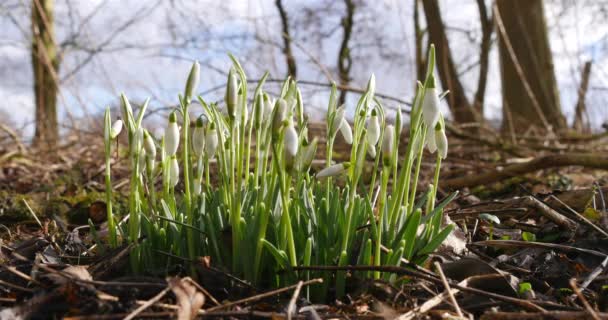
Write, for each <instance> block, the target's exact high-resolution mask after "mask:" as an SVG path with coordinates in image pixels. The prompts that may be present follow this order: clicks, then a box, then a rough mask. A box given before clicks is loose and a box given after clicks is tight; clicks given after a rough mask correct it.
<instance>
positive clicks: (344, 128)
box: [340, 118, 353, 144]
mask: <svg viewBox="0 0 608 320" xmlns="http://www.w3.org/2000/svg"><path fill="white" fill-rule="evenodd" d="M340 133H341V134H342V136H343V137H344V141H345V142H346V143H347V144H353V130H352V129H351V128H350V124H349V123H348V121H347V120H346V119H345V118H342V123H341V124H340Z"/></svg>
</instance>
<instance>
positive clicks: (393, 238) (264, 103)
mask: <svg viewBox="0 0 608 320" xmlns="http://www.w3.org/2000/svg"><path fill="white" fill-rule="evenodd" d="M434 52H435V51H434V48H433V47H432V46H431V48H430V50H429V59H428V61H429V65H428V74H427V77H426V79H425V81H424V84H422V83H420V82H419V83H418V89H417V92H416V97H415V99H414V103H413V106H412V112H411V118H410V121H409V124H410V129H409V130H410V132H409V143H408V144H407V147H405V150H399V146H400V145H401V144H400V139H401V137H402V134H401V133H402V132H401V131H402V127H403V121H404V119H402V114H401V112H400V111H399V112H397V114H396V120H395V123H394V125H391V124H387V121H386V120H387V118H386V113H385V109H384V107H383V105H382V103H381V101H380V100H379V99H377V98H376V97H375V96H374V92H375V79H374V76H373V75H372V77H371V78H370V80H369V82H368V86H367V90H366V92H365V93H364V94H363V95H362V96H361V97H360V99H359V100H358V103H357V105H356V107H355V109H354V115H353V119H352V120H353V122H352V126H351V123H349V122H348V121H347V119H346V116H345V107H344V106H337V99H336V97H337V90H336V86H335V85H333V86H332V90H331V95H330V98H329V104H328V107H327V118H326V121H327V136H326V137H325V147H326V150H325V155H326V158H325V165H324V166H325V168H323V169H322V170H320V171H318V172H317V173H316V174H314V173H313V172H312V171H313V170H312V169H311V167H312V164H313V160H314V159H315V155H316V152H317V145H318V144H319V142H318V141H319V139H318V137H309V136H308V129H307V121H308V120H307V117H305V115H304V102H303V99H302V98H303V97H302V95H301V93H300V90H299V88H298V86H297V83H296V82H295V81H293V80H292V79H287V80H286V81H285V82H284V84H283V86H282V89H281V93H280V96H278V97H271V96H270V95H269V94H268V93H266V92H265V91H264V89H263V86H264V82H265V79H266V77H267V75H268V74H265V75H264V77H263V78H262V80H261V81H260V82H259V83H258V85H257V87H256V88H255V90H254V91H253V95H252V96H250V94H251V91H250V90H249V88H248V87H247V79H246V77H245V73H244V71H243V69H242V67H241V65H240V64H239V62H238V61H237V60H236V59H234V57H232V56H231V59H232V63H233V66H232V68H231V70H230V72H229V74H228V81H227V88H226V94H225V99H224V101H223V102H222V103H219V104H216V103H209V102H207V101H205V100H204V99H203V98H202V97H195V96H194V92H195V91H196V89H197V84H198V80H199V73H200V70H199V65H198V63H195V64H194V65H193V67H192V70H191V72H190V75H189V77H188V81H187V84H186V88H185V92H184V94H183V95H180V96H179V107H178V108H176V110H174V111H173V112H172V113H171V114H170V116H169V119H168V121H167V127H166V129H165V134H164V136H163V137H162V138H161V139H160V140H159V141H156V140H155V139H154V138H153V137H152V136H151V135H150V134H149V133H148V132H147V131H146V130H145V129H144V128H143V127H142V119H143V115H144V113H145V111H146V106H147V102H146V103H145V104H144V105H143V106H142V107H141V108H140V109H139V112H138V114H137V115H135V114H134V113H133V110H132V108H131V105H130V103H129V101H128V99H127V97H126V96H125V95H121V101H122V118H123V120H122V122H119V123H115V124H114V125H112V123H111V115H110V111H109V109H108V110H107V111H106V116H105V127H106V130H105V146H106V148H105V153H106V192H107V200H108V206H107V208H108V212H107V213H108V219H109V220H108V228H109V230H108V242H107V245H109V246H110V247H116V246H118V245H120V244H121V243H125V242H126V243H131V244H134V245H135V247H134V248H135V249H134V250H133V251H132V252H131V266H132V268H133V270H134V271H135V272H146V273H166V272H170V271H171V270H170V269H169V268H171V267H172V266H175V265H176V264H178V263H186V264H188V262H194V261H196V259H197V258H198V257H201V256H210V257H211V262H212V263H213V264H214V265H218V266H221V267H224V268H226V269H230V272H231V273H232V274H234V275H236V276H238V277H241V278H243V279H245V280H246V281H249V282H251V283H253V284H256V285H261V286H267V287H272V286H280V285H285V284H288V283H292V282H295V281H296V280H297V279H309V278H313V277H323V278H324V279H325V281H324V285H323V287H320V288H310V291H309V292H308V294H309V295H314V296H315V297H316V298H317V299H323V297H325V295H326V294H327V292H328V290H327V289H328V288H329V287H333V286H334V285H335V288H336V295H337V296H341V295H343V294H344V289H345V273H344V272H338V273H336V274H331V273H328V272H322V271H319V272H316V271H306V272H303V271H294V270H293V269H292V268H291V267H292V266H311V265H339V266H345V265H351V264H358V265H369V266H381V265H400V264H401V263H402V262H403V260H404V259H407V260H409V261H412V262H414V263H418V264H420V263H423V262H424V261H425V259H426V258H427V256H428V254H429V253H431V252H433V251H434V250H435V249H436V248H437V247H438V246H439V245H440V244H441V243H442V242H443V240H444V239H445V238H446V237H447V236H448V234H449V233H450V232H451V231H452V229H453V226H452V225H448V226H445V227H442V221H443V219H442V215H443V208H444V207H445V205H446V204H447V203H448V202H449V201H450V200H451V199H453V197H454V196H455V195H451V196H450V197H448V198H447V199H446V200H444V201H442V202H441V203H436V202H437V201H436V194H437V192H436V191H437V188H436V186H437V185H438V184H439V181H438V180H439V171H440V168H441V160H442V158H445V156H446V155H447V139H446V138H445V128H444V120H443V116H442V115H441V113H440V112H439V109H438V104H439V94H438V92H437V89H436V88H435V79H434V76H433V72H434V66H435V53H434ZM250 97H251V99H252V100H251V101H253V103H252V105H250V103H249V99H250ZM193 99H198V102H199V103H200V104H201V105H202V106H203V108H204V114H201V115H200V116H198V117H196V118H195V119H193V122H192V124H191V118H190V112H189V111H190V110H189V108H190V105H191V103H192V100H193ZM123 122H124V126H125V128H126V132H127V135H128V143H129V147H128V150H129V160H130V165H131V169H132V170H131V177H130V191H129V212H113V211H112V206H111V199H112V192H113V190H112V183H111V179H110V177H111V170H110V160H111V154H112V146H113V143H112V141H113V140H114V139H116V136H117V135H118V133H120V128H121V127H122V123H123ZM338 135H341V136H342V137H343V138H344V139H343V140H344V141H345V142H346V143H348V144H350V157H347V161H345V162H340V163H335V162H334V159H333V155H332V153H333V151H334V141H335V139H336V137H337V136H338ZM425 146H428V148H429V151H431V152H432V153H433V154H434V155H433V156H435V157H436V166H435V174H434V181H433V184H431V185H430V186H429V188H428V190H425V192H424V193H422V194H421V195H420V196H418V197H417V190H416V186H417V184H418V177H419V174H420V168H421V163H422V158H423V150H424V147H425ZM435 150H437V152H436V153H435ZM342 158H343V157H342ZM157 160H159V161H157ZM372 163H373V166H372V167H371V172H370V166H369V165H368V164H372ZM364 175H365V176H370V177H371V181H370V180H368V179H365V181H363V179H362V177H363V176H364ZM161 181H162V183H161ZM157 182H158V183H157ZM180 183H181V185H180ZM157 186H158V188H157ZM126 214H128V220H126V219H124V220H123V221H128V222H127V223H126V224H125V223H124V222H120V221H119V219H118V215H126ZM190 265H194V264H193V263H190ZM191 271H193V269H192V270H191ZM359 276H361V277H370V278H374V279H381V278H382V279H385V280H389V281H396V278H395V277H393V276H391V274H383V273H380V272H362V273H360V274H359ZM315 290H316V291H315Z"/></svg>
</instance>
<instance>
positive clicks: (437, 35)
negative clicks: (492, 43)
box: [422, 0, 478, 123]
mask: <svg viewBox="0 0 608 320" xmlns="http://www.w3.org/2000/svg"><path fill="white" fill-rule="evenodd" d="M422 5H423V7H424V14H425V17H426V21H427V23H426V24H427V29H428V32H429V39H430V41H431V43H434V44H435V47H436V50H437V51H436V52H437V70H438V72H439V75H440V78H441V86H442V87H443V89H444V90H446V89H447V90H450V94H449V95H448V96H447V99H448V104H449V106H450V111H451V112H452V115H453V117H454V120H455V121H456V122H458V123H470V122H478V119H477V116H476V114H475V111H474V110H473V108H472V106H471V104H470V103H469V101H468V100H467V97H466V94H465V92H464V88H463V86H462V83H461V82H460V79H458V71H457V70H456V65H455V64H454V60H453V58H452V53H451V52H450V46H449V43H448V38H447V35H446V33H445V27H444V25H443V20H442V18H441V12H440V10H439V3H438V1H437V0H422Z"/></svg>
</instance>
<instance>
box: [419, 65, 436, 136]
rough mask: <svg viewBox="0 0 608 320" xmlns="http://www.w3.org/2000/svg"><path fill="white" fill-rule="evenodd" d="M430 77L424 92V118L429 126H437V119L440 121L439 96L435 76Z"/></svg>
mask: <svg viewBox="0 0 608 320" xmlns="http://www.w3.org/2000/svg"><path fill="white" fill-rule="evenodd" d="M429 78H430V81H428V83H427V88H426V90H425V92H424V100H422V118H423V120H424V123H425V124H426V125H427V127H429V128H435V125H436V124H437V121H439V96H438V95H437V88H435V80H434V78H433V76H432V75H431V76H430V77H429Z"/></svg>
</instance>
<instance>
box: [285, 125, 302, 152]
mask: <svg viewBox="0 0 608 320" xmlns="http://www.w3.org/2000/svg"><path fill="white" fill-rule="evenodd" d="M283 144H284V146H285V152H287V153H288V154H289V155H290V156H292V157H295V156H296V154H297V153H298V133H297V132H296V129H295V128H294V127H293V123H290V124H289V125H288V126H287V128H285V137H284V138H283Z"/></svg>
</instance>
